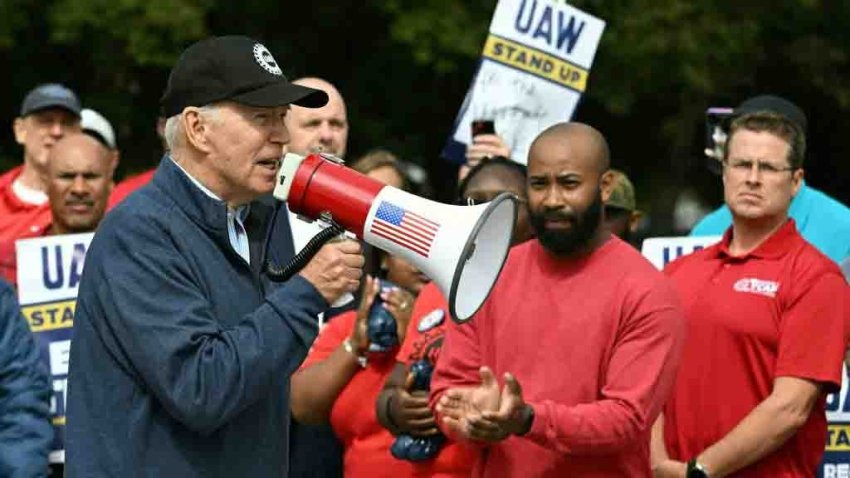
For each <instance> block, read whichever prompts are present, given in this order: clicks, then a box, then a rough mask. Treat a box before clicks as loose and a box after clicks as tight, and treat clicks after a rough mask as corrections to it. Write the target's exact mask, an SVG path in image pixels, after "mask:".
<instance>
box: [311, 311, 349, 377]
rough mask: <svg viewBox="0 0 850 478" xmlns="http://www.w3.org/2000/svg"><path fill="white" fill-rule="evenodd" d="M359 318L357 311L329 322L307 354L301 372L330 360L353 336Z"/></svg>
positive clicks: (341, 315)
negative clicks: (340, 346)
mask: <svg viewBox="0 0 850 478" xmlns="http://www.w3.org/2000/svg"><path fill="white" fill-rule="evenodd" d="M356 318H357V313H356V312H355V311H348V312H346V313H344V314H340V315H338V316H337V317H335V318H334V319H333V320H331V321H330V322H328V323H327V324H326V325H325V326H324V327H322V330H321V331H320V332H319V336H318V337H316V341H315V342H313V347H312V348H310V352H309V353H308V354H307V359H305V360H304V363H303V364H301V370H304V369H305V368H307V367H309V366H311V365H313V364H315V363H317V362H321V361H322V360H325V359H326V358H328V357H329V356H330V355H331V354H332V353H333V351H334V350H336V349H337V347H339V345H340V344H341V343H342V342H343V341H344V340H345V339H346V338H347V337H348V336H349V335H351V329H352V327H354V321H355V319H356Z"/></svg>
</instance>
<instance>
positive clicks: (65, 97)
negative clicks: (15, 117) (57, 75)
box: [21, 83, 82, 118]
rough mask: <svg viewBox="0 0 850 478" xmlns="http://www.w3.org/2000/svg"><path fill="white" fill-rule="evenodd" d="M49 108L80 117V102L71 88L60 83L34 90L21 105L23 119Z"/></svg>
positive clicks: (49, 84)
mask: <svg viewBox="0 0 850 478" xmlns="http://www.w3.org/2000/svg"><path fill="white" fill-rule="evenodd" d="M48 108H62V109H64V110H66V111H69V112H70V113H72V114H73V115H74V116H77V117H79V116H80V110H81V109H82V107H81V106H80V100H79V98H77V95H76V94H75V93H74V92H73V91H71V89H70V88H68V87H66V86H64V85H60V84H59V83H45V84H43V85H38V86H36V87H35V88H33V89H32V90H31V91H30V92H29V93H27V96H26V97H25V98H24V102H23V103H21V117H22V118H23V117H24V116H29V115H30V114H32V113H35V112H36V111H40V110H46V109H48Z"/></svg>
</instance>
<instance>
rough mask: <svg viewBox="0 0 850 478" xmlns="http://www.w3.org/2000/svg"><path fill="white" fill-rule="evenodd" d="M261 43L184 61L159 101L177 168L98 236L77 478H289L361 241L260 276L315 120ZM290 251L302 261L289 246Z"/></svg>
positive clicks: (227, 40)
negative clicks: (296, 413)
mask: <svg viewBox="0 0 850 478" xmlns="http://www.w3.org/2000/svg"><path fill="white" fill-rule="evenodd" d="M326 101H327V95H326V94H325V93H324V92H323V91H321V90H315V89H312V88H306V87H303V86H299V85H293V84H291V83H289V82H288V81H287V79H286V78H285V77H284V76H283V73H282V71H281V68H280V65H279V64H278V63H277V62H276V61H275V59H274V57H273V56H272V54H271V53H270V52H269V50H268V49H267V48H266V47H265V46H263V45H262V44H261V43H259V42H257V41H255V40H252V39H250V38H246V37H238V36H229V37H219V38H211V39H207V40H203V41H201V42H198V43H196V44H194V45H192V46H191V47H189V48H188V49H187V50H186V51H185V52H183V54H182V56H181V57H180V58H179V59H178V61H177V64H176V65H175V66H174V68H173V69H172V71H171V75H170V77H169V80H168V86H167V88H166V91H165V94H164V96H163V98H162V108H163V111H164V112H165V114H166V116H167V117H168V122H167V125H166V137H167V141H168V143H169V147H170V151H171V153H170V155H167V156H166V157H165V158H163V160H162V162H161V164H160V166H159V169H158V170H157V172H156V174H155V175H154V178H153V180H152V181H151V183H149V184H148V185H147V186H145V187H144V188H142V189H141V190H139V192H137V193H136V194H134V195H133V196H131V197H129V198H128V199H126V200H125V201H124V202H123V203H122V204H121V205H119V206H118V207H116V208H115V209H114V210H113V211H112V212H111V213H110V214H109V215H108V216H107V217H106V219H105V220H104V221H103V223H102V224H101V226H100V228H99V230H98V232H97V235H96V236H95V238H94V240H93V242H92V244H91V248H90V250H89V252H88V257H87V258H86V266H85V271H84V273H83V278H82V282H81V285H80V290H79V297H78V302H77V310H76V317H75V321H74V343H73V345H72V348H71V358H70V371H69V380H70V384H69V389H70V391H69V396H68V413H67V417H68V424H67V436H66V446H67V457H66V458H67V460H66V461H67V465H66V473H67V475H66V476H70V477H73V476H85V477H90V476H180V477H190V476H204V477H209V476H213V477H214V476H222V477H224V476H228V477H229V476H282V475H285V474H286V470H287V462H286V460H287V455H288V454H287V441H288V438H287V427H288V424H289V412H288V410H289V406H288V389H289V375H290V374H291V373H292V372H294V371H295V370H296V369H297V368H298V366H299V365H300V363H301V362H302V360H303V359H304V357H305V355H306V354H307V351H308V349H309V348H310V345H311V344H312V342H313V339H314V338H315V337H316V334H317V332H318V329H317V324H316V316H317V315H318V314H319V313H320V312H322V311H323V310H324V309H326V308H327V307H328V304H329V303H331V302H333V301H334V300H336V299H337V298H338V297H339V296H341V295H342V294H343V293H345V292H351V291H353V290H355V289H356V287H357V285H358V280H359V278H360V274H361V267H362V265H363V257H362V255H361V254H360V249H359V245H357V243H355V242H353V241H345V242H336V243H333V244H329V245H326V246H325V247H323V248H322V249H321V250H320V251H319V253H318V254H317V255H316V256H315V257H314V258H313V259H312V260H311V262H309V263H308V265H307V266H306V267H305V268H304V269H302V270H301V272H300V273H299V274H297V275H296V276H295V277H293V278H292V279H290V280H289V281H287V282H285V283H284V284H282V285H276V284H273V283H271V282H269V280H268V278H267V277H266V276H265V274H264V272H263V271H264V268H263V264H264V262H265V250H266V248H267V247H268V248H275V247H280V246H281V245H280V244H277V243H276V242H277V241H271V242H269V243H268V244H267V239H268V229H269V224H270V220H271V218H272V215H273V213H274V208H273V207H271V205H269V204H267V203H265V202H264V201H260V200H258V199H259V198H261V196H266V195H268V194H269V193H270V192H271V191H272V189H273V187H274V183H275V176H276V173H277V169H278V167H279V162H280V158H281V155H282V152H283V147H284V145H285V144H286V143H287V141H288V140H289V137H288V132H287V130H286V127H285V126H284V117H285V116H286V114H287V111H288V110H289V105H290V104H296V105H301V106H307V107H319V106H321V105H323V104H325V102H326ZM290 247H291V245H290Z"/></svg>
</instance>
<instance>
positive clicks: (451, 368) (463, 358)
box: [430, 305, 488, 432]
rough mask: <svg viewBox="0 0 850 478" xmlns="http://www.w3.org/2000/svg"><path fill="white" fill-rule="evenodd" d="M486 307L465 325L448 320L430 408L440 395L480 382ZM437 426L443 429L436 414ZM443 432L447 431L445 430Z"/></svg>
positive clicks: (433, 376)
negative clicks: (480, 337)
mask: <svg viewBox="0 0 850 478" xmlns="http://www.w3.org/2000/svg"><path fill="white" fill-rule="evenodd" d="M487 309H488V307H487V305H485V306H484V308H483V309H482V310H481V311H480V312H479V313H478V314H476V315H475V317H474V318H473V319H472V320H470V321H468V322H466V323H464V324H456V323H455V322H454V321H452V320H450V319H447V320H446V325H445V327H446V329H445V330H446V332H445V336H444V339H443V347H442V349H441V350H440V359H439V360H437V365H436V367H435V368H434V372H433V375H431V394H430V402H431V408H432V409H434V407H435V406H436V404H437V401H438V400H439V399H440V396H441V395H442V394H443V392H445V391H446V390H448V389H450V388H453V387H465V386H466V387H471V386H477V385H479V384H480V383H481V375H480V373H479V371H478V370H479V369H480V368H481V352H480V343H479V340H478V327H479V326H480V324H482V323H486V322H487ZM434 416H435V417H436V418H437V424H438V426H442V425H441V424H442V416H441V415H440V414H439V413H437V412H436V410H435V411H434ZM443 431H444V432H445V431H446V430H443Z"/></svg>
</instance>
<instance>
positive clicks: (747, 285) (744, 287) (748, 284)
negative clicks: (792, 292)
mask: <svg viewBox="0 0 850 478" xmlns="http://www.w3.org/2000/svg"><path fill="white" fill-rule="evenodd" d="M733 289H735V291H736V292H749V293H750V294H759V295H763V296H766V297H776V293H777V292H778V291H779V282H774V281H771V280H761V279H753V278H744V279H738V282H735V285H734V286H733Z"/></svg>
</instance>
